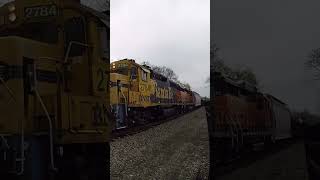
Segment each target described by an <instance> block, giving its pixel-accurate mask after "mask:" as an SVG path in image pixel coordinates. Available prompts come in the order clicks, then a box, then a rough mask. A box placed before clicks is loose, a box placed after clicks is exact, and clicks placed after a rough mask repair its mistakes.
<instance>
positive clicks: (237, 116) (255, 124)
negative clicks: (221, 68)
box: [212, 72, 291, 161]
mask: <svg viewBox="0 0 320 180" xmlns="http://www.w3.org/2000/svg"><path fill="white" fill-rule="evenodd" d="M212 78H213V83H214V95H215V96H214V100H213V107H214V123H213V130H214V147H215V149H214V156H215V160H216V161H223V160H225V159H228V158H230V156H232V155H234V154H237V153H239V152H240V151H241V150H242V149H244V148H247V147H251V146H252V145H253V144H255V143H260V142H264V143H265V144H269V143H272V142H275V141H277V140H281V139H286V138H290V137H291V115H290V111H289V109H288V107H287V105H286V104H285V103H283V102H282V101H280V100H279V99H277V98H275V97H273V96H271V95H269V94H264V93H261V92H259V91H258V89H257V88H256V87H254V86H252V85H250V84H249V83H246V82H244V81H242V82H239V81H237V82H236V81H233V80H231V79H229V78H227V77H225V76H223V75H222V74H221V73H218V72H215V73H214V75H213V77H212Z"/></svg>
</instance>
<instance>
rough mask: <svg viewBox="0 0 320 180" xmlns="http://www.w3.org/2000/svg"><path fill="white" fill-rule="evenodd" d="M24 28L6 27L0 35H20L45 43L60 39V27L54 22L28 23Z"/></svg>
mask: <svg viewBox="0 0 320 180" xmlns="http://www.w3.org/2000/svg"><path fill="white" fill-rule="evenodd" d="M21 27H22V28H20V27H19V28H17V29H6V30H5V31H2V32H0V36H1V37H4V36H20V37H24V38H27V39H32V40H35V41H40V42H45V43H57V41H58V28H57V26H56V25H55V24H52V23H38V22H37V23H28V24H25V25H23V26H21Z"/></svg>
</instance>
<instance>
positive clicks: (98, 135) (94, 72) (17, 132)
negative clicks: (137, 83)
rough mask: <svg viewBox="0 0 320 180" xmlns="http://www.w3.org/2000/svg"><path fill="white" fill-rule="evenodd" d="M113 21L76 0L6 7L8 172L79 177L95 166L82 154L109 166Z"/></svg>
mask: <svg viewBox="0 0 320 180" xmlns="http://www.w3.org/2000/svg"><path fill="white" fill-rule="evenodd" d="M108 21H109V19H108V16H107V15H105V14H103V13H101V12H97V11H95V10H93V9H90V8H88V7H85V6H83V5H81V4H80V2H77V1H71V0H70V1H62V0H41V1H40V0H28V1H26V0H16V1H13V2H10V3H7V4H5V5H4V6H2V7H0V48H1V53H0V112H1V114H2V117H1V119H0V137H1V138H0V139H1V140H0V142H1V143H0V144H6V146H0V153H1V157H4V158H1V159H0V165H1V167H5V168H2V171H3V172H1V173H4V174H10V175H14V176H23V177H25V178H27V179H34V178H35V177H39V178H40V179H48V178H47V176H48V173H47V172H52V173H50V175H52V176H57V177H58V176H59V175H60V174H69V176H70V177H72V178H76V175H77V174H72V173H71V172H72V171H71V169H72V170H75V168H78V169H77V171H80V172H83V173H88V171H87V170H83V168H85V167H84V166H81V167H72V164H73V163H75V161H76V159H79V158H80V159H82V160H83V162H85V161H87V160H88V157H91V158H92V160H91V161H92V162H93V163H96V165H101V167H97V168H96V169H97V171H98V170H101V168H103V167H105V166H106V165H107V164H106V163H107V162H106V161H105V162H103V163H101V161H102V160H103V158H102V159H101V157H99V158H100V159H101V160H100V161H99V158H98V157H96V156H99V155H101V154H103V156H104V157H105V158H107V156H106V154H108V153H109V152H108V142H109V140H110V136H109V134H110V123H109V121H110V116H109V114H110V113H109V109H108V108H109V104H110V101H109V93H108V92H109V86H108V85H107V82H108V81H109V50H108V49H109V44H108V39H109V24H108ZM81 148H82V149H81ZM98 149H100V150H98ZM72 152H77V153H76V154H73V153H72ZM92 152H100V154H99V153H96V155H94V154H92ZM35 153H37V154H39V156H38V157H37V155H36V154H35ZM34 157H37V158H34ZM47 157H49V158H47ZM96 165H94V164H90V166H96ZM35 169H37V171H35ZM81 169H82V170H81ZM97 171H95V172H96V173H95V174H96V175H97V176H99V175H101V176H102V177H106V175H105V173H104V174H101V173H102V172H101V171H100V172H97ZM99 173H100V174H99ZM80 174H81V173H80ZM80 174H79V176H80ZM88 176H89V177H91V178H93V179H95V178H94V177H95V176H94V175H93V174H90V175H88Z"/></svg>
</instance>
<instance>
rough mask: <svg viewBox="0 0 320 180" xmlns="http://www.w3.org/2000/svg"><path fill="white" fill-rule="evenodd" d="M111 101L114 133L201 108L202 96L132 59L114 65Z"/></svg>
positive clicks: (111, 75)
mask: <svg viewBox="0 0 320 180" xmlns="http://www.w3.org/2000/svg"><path fill="white" fill-rule="evenodd" d="M110 68H111V74H110V81H111V83H110V85H111V87H110V97H111V106H112V110H113V113H114V114H115V117H116V119H117V120H116V123H115V127H114V130H115V129H121V128H127V127H130V126H134V125H137V124H138V125H143V124H146V123H148V122H149V121H157V120H159V119H160V118H162V117H166V116H171V115H173V114H176V113H184V112H187V111H189V110H191V109H193V108H194V107H196V106H199V105H200V101H199V99H200V98H199V95H198V94H196V93H195V92H192V91H190V90H187V89H184V88H182V87H180V86H179V85H178V84H176V83H174V82H173V81H170V80H169V79H168V78H166V77H164V76H163V75H161V74H158V73H156V72H154V71H152V70H151V68H149V67H148V66H143V65H139V64H137V63H136V62H135V60H132V59H123V60H119V61H115V62H113V63H112V64H111V67H110Z"/></svg>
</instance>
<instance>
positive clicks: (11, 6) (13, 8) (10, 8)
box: [8, 4, 16, 12]
mask: <svg viewBox="0 0 320 180" xmlns="http://www.w3.org/2000/svg"><path fill="white" fill-rule="evenodd" d="M8 10H9V11H10V12H12V11H15V10H16V6H15V5H14V4H9V5H8Z"/></svg>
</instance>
